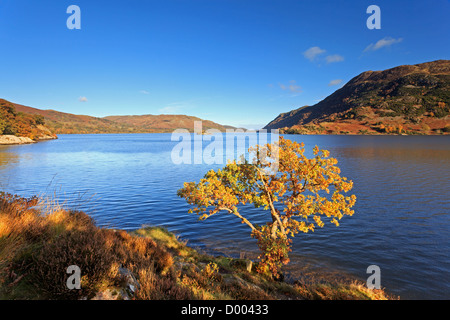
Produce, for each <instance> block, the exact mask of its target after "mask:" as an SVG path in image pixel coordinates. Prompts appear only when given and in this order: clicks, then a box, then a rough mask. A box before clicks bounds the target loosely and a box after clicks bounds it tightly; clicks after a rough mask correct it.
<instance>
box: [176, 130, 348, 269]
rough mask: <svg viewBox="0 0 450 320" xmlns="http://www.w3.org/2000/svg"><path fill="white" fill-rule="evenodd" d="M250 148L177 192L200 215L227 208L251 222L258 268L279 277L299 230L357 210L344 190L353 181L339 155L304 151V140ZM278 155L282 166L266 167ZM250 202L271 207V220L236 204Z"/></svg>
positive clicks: (242, 220)
mask: <svg viewBox="0 0 450 320" xmlns="http://www.w3.org/2000/svg"><path fill="white" fill-rule="evenodd" d="M249 151H251V152H256V154H257V158H255V159H253V161H252V162H249V161H247V160H246V159H245V158H244V157H242V160H241V161H236V160H234V161H232V162H229V163H228V164H227V165H226V166H225V167H224V168H222V169H219V170H217V171H214V170H210V171H209V172H208V173H207V174H206V175H205V176H204V178H203V179H201V180H200V182H199V183H195V182H185V183H184V187H183V188H182V189H180V190H178V196H180V197H183V198H185V199H186V201H187V202H188V203H189V204H190V205H193V208H192V209H190V210H189V212H190V213H196V214H198V215H199V219H200V220H204V219H206V218H208V217H210V216H212V215H214V214H216V213H218V212H221V211H224V212H227V213H229V214H232V215H234V216H236V217H238V218H239V219H240V220H241V222H242V223H245V224H247V225H248V226H249V227H250V229H251V236H252V237H253V238H255V239H256V240H257V242H258V247H259V249H260V251H261V254H260V255H259V260H260V261H259V263H258V265H257V270H258V271H259V272H265V271H270V272H271V274H272V275H273V276H274V277H275V278H277V277H278V276H279V274H280V269H281V266H282V265H283V264H287V263H288V262H289V258H288V252H289V251H291V243H292V238H293V237H294V236H295V235H296V234H297V233H299V232H304V233H307V232H309V231H314V228H315V227H316V226H317V227H323V226H324V221H328V222H331V223H334V224H335V225H336V226H338V225H339V220H340V219H341V218H342V217H343V216H344V215H349V216H351V215H353V213H354V211H353V210H351V208H352V207H353V205H354V204H355V202H356V197H355V196H354V195H351V196H345V195H344V193H346V192H348V191H349V190H351V189H352V187H353V182H352V181H350V180H347V178H345V177H341V176H340V169H339V168H338V167H337V166H336V164H337V160H336V159H335V158H331V157H330V156H329V152H328V151H326V150H319V148H318V147H317V146H316V147H315V148H314V150H313V151H314V157H312V158H311V159H308V158H307V157H306V156H305V155H304V152H305V149H304V144H303V143H301V144H299V143H297V142H292V141H290V140H287V139H284V138H283V137H280V139H279V142H278V143H274V144H267V145H264V146H256V147H254V148H250V149H249ZM274 161H277V162H278V170H277V172H271V173H268V172H267V171H268V168H270V167H271V166H272V165H273V163H274ZM330 193H331V194H330ZM246 204H253V205H254V206H255V207H256V208H263V209H264V210H267V211H268V212H269V213H270V221H268V222H267V223H266V224H265V225H256V224H253V223H251V222H250V221H249V220H248V219H247V218H246V217H244V215H243V214H242V212H241V211H240V210H238V206H240V207H241V206H242V205H246ZM322 218H323V220H322Z"/></svg>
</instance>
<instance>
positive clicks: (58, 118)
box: [13, 104, 233, 134]
mask: <svg viewBox="0 0 450 320" xmlns="http://www.w3.org/2000/svg"><path fill="white" fill-rule="evenodd" d="M13 105H14V106H15V108H16V110H17V111H20V112H24V113H27V114H34V115H41V116H43V117H44V119H45V123H46V125H47V126H48V127H49V128H50V129H52V130H53V131H54V132H55V133H57V134H65V133H155V132H172V131H173V130H175V129H187V130H189V131H193V129H194V122H195V121H202V129H203V130H208V129H218V130H220V131H225V130H226V129H227V128H233V127H230V126H223V125H220V124H218V123H215V122H213V121H209V120H202V119H200V118H197V117H193V116H187V115H139V116H108V117H104V118H97V117H91V116H86V115H75V114H70V113H65V112H59V111H55V110H41V109H36V108H31V107H27V106H23V105H19V104H13Z"/></svg>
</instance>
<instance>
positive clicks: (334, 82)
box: [328, 79, 342, 87]
mask: <svg viewBox="0 0 450 320" xmlns="http://www.w3.org/2000/svg"><path fill="white" fill-rule="evenodd" d="M341 83H342V79H336V80H331V81H330V83H329V84H328V86H329V87H331V86H337V85H340V84H341Z"/></svg>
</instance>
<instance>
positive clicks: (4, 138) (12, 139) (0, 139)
mask: <svg viewBox="0 0 450 320" xmlns="http://www.w3.org/2000/svg"><path fill="white" fill-rule="evenodd" d="M35 142H36V141H34V140H32V139H30V138H27V137H16V136H13V135H0V145H2V144H29V143H35Z"/></svg>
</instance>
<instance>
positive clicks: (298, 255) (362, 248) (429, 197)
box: [0, 134, 450, 299]
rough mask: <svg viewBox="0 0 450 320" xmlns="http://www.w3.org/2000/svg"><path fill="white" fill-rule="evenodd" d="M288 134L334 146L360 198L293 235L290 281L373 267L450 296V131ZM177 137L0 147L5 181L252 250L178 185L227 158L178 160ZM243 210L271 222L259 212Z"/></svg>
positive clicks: (416, 295) (389, 280) (392, 288)
mask: <svg viewBox="0 0 450 320" xmlns="http://www.w3.org/2000/svg"><path fill="white" fill-rule="evenodd" d="M286 137H288V138H289V139H292V140H296V141H299V142H304V143H305V145H306V148H307V150H311V149H312V148H313V147H314V145H318V146H319V147H320V148H322V149H327V150H330V152H331V155H332V156H333V157H336V158H337V159H338V160H339V164H338V166H339V167H340V168H341V169H342V175H343V176H346V177H348V178H349V179H352V180H353V181H354V189H353V191H352V193H354V194H355V195H356V196H357V204H356V206H355V207H354V209H355V211H356V212H355V215H354V216H352V217H345V218H344V219H343V220H342V221H341V225H340V227H338V228H336V227H335V226H334V225H326V226H325V227H324V228H323V229H316V231H315V232H314V233H308V234H299V235H298V237H297V238H296V239H295V241H294V246H293V247H294V249H293V252H292V253H291V260H292V262H291V264H290V265H289V267H288V268H287V271H288V272H289V274H290V275H291V277H292V278H295V277H296V276H297V275H298V274H300V273H301V272H305V271H304V270H309V269H308V268H320V269H321V270H331V271H333V270H337V271H338V272H340V273H344V274H347V275H350V276H352V277H354V278H357V279H361V280H363V281H365V279H366V278H367V277H368V275H367V274H366V269H367V267H368V266H369V265H372V264H375V265H378V266H379V267H380V268H381V285H382V286H383V287H384V288H386V289H387V290H388V291H389V292H391V293H393V294H396V295H400V296H401V298H405V299H449V298H450V284H449V282H450V281H449V280H450V254H449V253H450V252H449V247H450V245H449V231H450V219H449V213H450V200H449V199H450V192H449V190H450V183H449V181H450V170H449V162H450V136H291V135H288V136H286ZM177 143H178V142H172V141H170V134H118V135H115V134H111V135H60V137H59V139H58V140H55V141H47V142H41V143H38V144H33V145H22V146H0V188H1V189H2V190H4V191H7V192H11V193H17V194H20V195H23V196H30V195H34V194H39V195H45V196H49V197H56V198H57V199H58V200H59V202H60V203H63V204H64V205H65V206H68V207H72V208H78V209H83V210H86V211H87V212H88V213H89V214H90V215H91V216H93V217H94V218H95V220H96V221H97V223H98V224H99V225H101V226H109V227H115V228H123V229H135V228H139V227H141V226H142V225H164V226H167V227H168V229H169V230H170V231H173V232H175V233H176V234H178V235H180V236H181V238H184V239H189V242H188V244H190V245H191V246H194V247H198V248H201V249H203V250H205V251H207V252H213V253H216V254H227V255H232V256H238V255H239V254H240V252H241V251H243V252H246V253H247V255H248V256H249V257H254V255H255V253H256V252H257V247H256V244H255V242H254V240H253V239H251V238H250V237H249V229H248V227H246V226H245V225H243V224H241V223H240V222H239V221H238V220H237V219H236V218H234V217H232V216H229V215H226V214H218V215H215V216H213V217H211V218H209V219H208V220H206V221H203V222H199V221H197V218H196V216H195V215H190V214H188V213H187V210H188V209H189V207H188V205H187V204H186V203H185V201H184V200H183V199H181V198H178V197H177V196H176V191H177V189H179V188H181V187H182V185H183V182H185V181H198V180H199V179H200V178H202V177H203V175H204V174H205V173H206V172H207V171H208V170H209V169H211V168H213V169H216V168H219V167H222V165H206V164H201V165H187V164H182V165H175V164H173V162H172V160H171V151H172V149H173V147H174V146H175V145H176V144H177ZM208 144H209V142H204V145H208ZM242 212H245V213H246V214H247V215H249V216H251V217H253V218H254V219H256V221H258V222H262V221H264V219H263V215H262V214H261V213H260V211H258V210H256V209H254V208H250V207H249V208H248V209H247V210H246V211H242ZM305 268H306V269H305Z"/></svg>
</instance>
